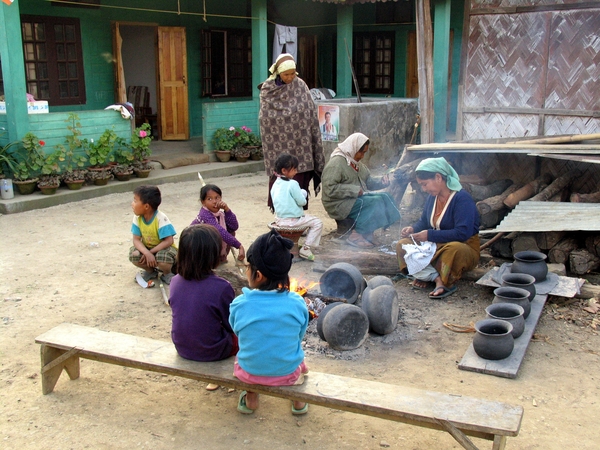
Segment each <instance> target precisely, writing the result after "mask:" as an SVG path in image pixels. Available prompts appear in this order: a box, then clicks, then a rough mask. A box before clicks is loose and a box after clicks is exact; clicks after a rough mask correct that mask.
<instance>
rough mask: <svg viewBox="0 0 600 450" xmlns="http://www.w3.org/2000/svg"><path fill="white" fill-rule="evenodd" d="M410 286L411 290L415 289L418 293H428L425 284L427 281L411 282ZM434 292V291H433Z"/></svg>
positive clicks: (426, 284) (427, 287)
mask: <svg viewBox="0 0 600 450" xmlns="http://www.w3.org/2000/svg"><path fill="white" fill-rule="evenodd" d="M419 283H423V284H422V285H421V286H419ZM410 285H411V286H412V288H413V289H417V290H419V291H428V290H429V283H427V281H421V280H416V279H415V280H413V282H412V283H410ZM434 291H435V289H434Z"/></svg>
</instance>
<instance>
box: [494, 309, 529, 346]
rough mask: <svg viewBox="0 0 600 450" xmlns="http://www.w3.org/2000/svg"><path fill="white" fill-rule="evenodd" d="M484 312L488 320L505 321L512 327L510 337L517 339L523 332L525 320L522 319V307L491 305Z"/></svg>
mask: <svg viewBox="0 0 600 450" xmlns="http://www.w3.org/2000/svg"><path fill="white" fill-rule="evenodd" d="M485 312H486V314H487V316H488V318H490V319H499V320H506V321H507V322H508V323H510V324H511V325H512V326H513V330H512V335H513V338H515V339H517V338H518V337H519V336H521V335H522V334H523V331H525V318H524V317H523V313H524V312H525V311H524V310H523V307H521V306H519V305H515V304H514V303H492V304H491V305H490V306H488V307H487V308H485Z"/></svg>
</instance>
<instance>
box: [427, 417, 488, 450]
mask: <svg viewBox="0 0 600 450" xmlns="http://www.w3.org/2000/svg"><path fill="white" fill-rule="evenodd" d="M435 420H436V421H437V422H438V423H439V424H440V425H441V426H442V427H444V429H445V430H446V431H447V432H448V433H450V435H451V436H452V437H453V438H454V439H456V442H458V443H459V444H460V445H462V446H463V448H465V449H467V450H478V449H477V447H476V446H475V444H473V441H471V439H469V438H468V437H467V436H466V435H465V434H464V433H463V432H462V431H460V430H459V429H458V428H456V427H455V426H454V425H452V424H451V423H450V422H448V421H447V420H445V419H440V418H437V417H436V419H435Z"/></svg>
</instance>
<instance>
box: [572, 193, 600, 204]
mask: <svg viewBox="0 0 600 450" xmlns="http://www.w3.org/2000/svg"><path fill="white" fill-rule="evenodd" d="M570 200H571V202H572V203H600V191H597V192H592V193H591V194H579V193H577V192H574V193H573V194H571V199H570Z"/></svg>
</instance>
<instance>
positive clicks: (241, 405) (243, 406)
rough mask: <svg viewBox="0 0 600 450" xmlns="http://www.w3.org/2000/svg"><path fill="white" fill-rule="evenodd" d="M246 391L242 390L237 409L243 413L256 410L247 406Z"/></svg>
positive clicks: (250, 412)
mask: <svg viewBox="0 0 600 450" xmlns="http://www.w3.org/2000/svg"><path fill="white" fill-rule="evenodd" d="M246 394H247V392H246V391H242V393H241V394H240V399H239V400H238V405H237V410H238V411H239V412H241V413H242V414H252V413H253V412H254V410H253V409H250V408H248V407H247V406H246Z"/></svg>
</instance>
